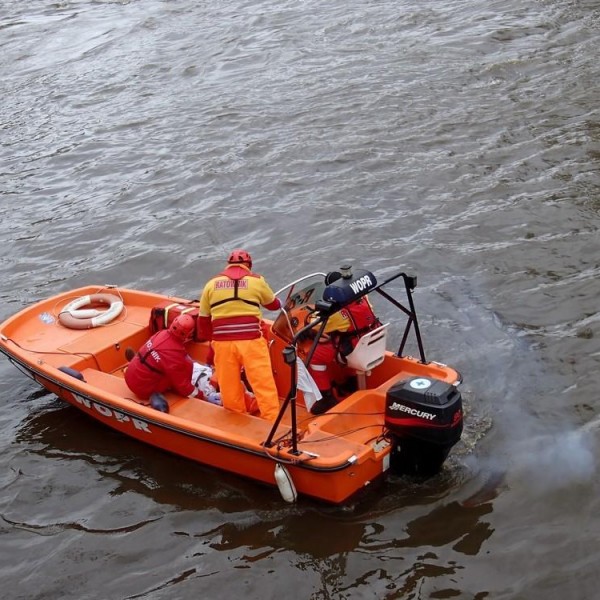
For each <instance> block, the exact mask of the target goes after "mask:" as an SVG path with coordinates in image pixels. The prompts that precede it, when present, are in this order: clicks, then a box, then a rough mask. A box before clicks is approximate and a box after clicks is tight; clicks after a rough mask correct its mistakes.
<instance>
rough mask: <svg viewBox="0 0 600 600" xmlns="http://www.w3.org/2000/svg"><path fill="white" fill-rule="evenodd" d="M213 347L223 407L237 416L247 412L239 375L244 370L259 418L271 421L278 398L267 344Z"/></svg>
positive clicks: (253, 342) (241, 342) (262, 340)
mask: <svg viewBox="0 0 600 600" xmlns="http://www.w3.org/2000/svg"><path fill="white" fill-rule="evenodd" d="M212 347H213V348H214V351H215V368H216V371H217V381H218V382H219V389H220V390H221V401H222V402H223V406H224V407H225V408H228V409H230V410H235V411H237V412H246V402H245V401H244V391H245V388H244V384H243V383H242V380H241V375H240V373H241V369H242V367H244V371H245V372H246V377H247V378H248V383H249V384H250V386H251V387H252V391H253V392H254V395H255V396H256V402H257V404H258V408H259V409H260V415H261V417H263V418H264V419H267V420H269V421H274V420H275V419H276V417H277V414H278V413H279V396H278V394H277V387H276V386H275V379H274V378H273V371H272V368H271V357H270V356H269V347H268V346H267V340H265V338H262V337H261V338H256V339H254V340H230V341H219V342H215V341H213V343H212Z"/></svg>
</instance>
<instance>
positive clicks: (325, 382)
mask: <svg viewBox="0 0 600 600" xmlns="http://www.w3.org/2000/svg"><path fill="white" fill-rule="evenodd" d="M341 276H342V275H341V273H339V272H338V271H331V272H330V273H327V275H326V276H325V285H330V284H332V283H333V282H334V281H337V280H338V279H340V277H341ZM380 325H381V323H380V322H379V319H378V318H377V317H376V316H375V313H374V312H373V308H372V307H371V304H370V302H369V300H368V299H367V297H366V296H363V297H362V298H359V299H358V300H355V301H354V302H352V303H351V304H348V305H347V306H346V307H344V308H343V309H342V310H340V311H338V312H336V313H334V314H333V315H331V317H329V320H328V321H327V325H326V326H325V330H324V331H323V333H324V334H325V335H324V337H323V338H322V339H320V340H319V343H318V344H317V347H316V348H315V352H314V354H313V355H312V358H311V361H310V364H309V365H308V369H309V372H310V374H311V375H312V377H313V379H314V380H315V383H316V384H317V387H318V388H319V391H320V392H321V395H322V396H323V397H322V398H321V400H319V401H317V402H315V404H314V405H313V406H312V408H311V411H310V412H311V413H312V414H313V415H320V414H322V413H324V412H326V411H327V410H329V409H330V408H333V407H334V406H335V405H336V404H337V402H338V400H337V398H336V397H335V395H334V393H333V389H332V387H333V381H332V377H331V370H330V368H331V366H332V365H333V364H335V363H336V361H337V362H340V363H342V364H344V357H346V356H348V354H350V352H352V350H354V347H355V346H356V344H357V343H358V340H359V339H360V338H361V336H363V335H364V334H365V333H367V332H369V331H371V330H372V329H375V328H376V327H379V326H380Z"/></svg>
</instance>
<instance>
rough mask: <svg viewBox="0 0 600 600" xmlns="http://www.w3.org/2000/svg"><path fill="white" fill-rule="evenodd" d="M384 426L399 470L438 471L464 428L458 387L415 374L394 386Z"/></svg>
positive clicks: (393, 461)
mask: <svg viewBox="0 0 600 600" xmlns="http://www.w3.org/2000/svg"><path fill="white" fill-rule="evenodd" d="M385 425H386V427H387V429H388V430H389V431H390V433H391V435H392V437H393V439H394V441H395V448H394V451H393V452H392V461H391V466H392V469H394V470H395V471H396V472H399V473H411V474H423V475H432V474H434V473H437V472H438V471H439V470H440V468H441V466H442V463H443V462H444V460H445V459H446V457H447V456H448V453H449V452H450V449H451V448H452V446H454V444H456V443H457V442H458V441H459V440H460V436H461V434H462V429H463V411H462V397H461V394H460V392H459V391H458V389H457V388H456V386H454V385H452V384H449V383H446V382H445V381H441V380H439V379H433V378H430V377H412V378H411V379H407V380H404V381H401V382H399V383H397V384H396V385H394V386H392V387H391V388H390V389H389V390H388V393H387V397H386V404H385Z"/></svg>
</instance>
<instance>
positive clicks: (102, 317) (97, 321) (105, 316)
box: [58, 294, 125, 329]
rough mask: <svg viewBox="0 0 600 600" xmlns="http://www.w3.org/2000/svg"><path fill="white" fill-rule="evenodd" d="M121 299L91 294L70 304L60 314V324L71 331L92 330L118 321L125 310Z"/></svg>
mask: <svg viewBox="0 0 600 600" xmlns="http://www.w3.org/2000/svg"><path fill="white" fill-rule="evenodd" d="M98 304H101V305H104V306H108V308H107V309H106V310H100V309H97V308H85V307H86V306H88V307H89V306H92V305H98ZM124 306H125V305H124V303H123V300H122V299H121V298H119V297H118V296H114V295H113V294H89V295H87V296H80V297H79V298H75V300H73V301H71V302H69V303H68V304H67V305H66V306H65V307H64V308H63V309H62V310H61V311H60V312H59V313H58V320H59V322H60V323H61V324H62V325H64V326H65V327H68V328H69V329H91V328H93V327H99V326H100V325H106V324H108V323H110V322H111V321H112V320H114V319H116V318H117V317H118V316H119V315H120V314H121V312H122V311H123V308H124Z"/></svg>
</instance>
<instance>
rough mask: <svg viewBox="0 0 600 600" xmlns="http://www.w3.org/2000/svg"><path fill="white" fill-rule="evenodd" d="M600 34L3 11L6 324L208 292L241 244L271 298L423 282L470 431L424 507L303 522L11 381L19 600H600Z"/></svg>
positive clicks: (3, 373)
mask: <svg viewBox="0 0 600 600" xmlns="http://www.w3.org/2000/svg"><path fill="white" fill-rule="evenodd" d="M599 25H600V4H599V3H598V2H597V1H592V0H587V1H586V0H579V1H577V0H566V1H565V0H561V1H560V2H559V1H558V0H538V1H534V0H508V1H503V2H500V1H497V0H496V1H486V2H484V1H482V0H475V1H470V2H466V1H461V0H449V1H447V2H437V1H435V0H427V1H419V2H417V1H410V0H399V1H395V2H391V1H389V0H382V1H377V0H359V1H357V2H351V3H348V2H340V1H339V0H338V1H336V0H334V1H333V2H327V3H326V2H319V1H317V0H277V1H275V0H255V1H247V0H232V1H230V2H202V1H196V2H192V1H191V0H170V1H167V0H143V1H142V0H130V1H109V0H64V1H59V2H57V1H49V0H28V1H27V2H23V1H22V0H3V2H2V6H1V13H0V52H1V54H2V61H1V63H0V91H1V97H2V102H1V103H0V197H1V203H0V234H1V239H2V254H1V256H0V277H1V280H2V284H1V285H0V298H1V299H2V305H1V307H0V319H4V318H6V317H8V316H9V315H11V314H12V313H14V312H16V311H18V310H19V309H21V308H22V307H23V306H25V305H26V304H28V303H30V302H32V301H34V300H37V299H41V298H44V297H47V296H50V295H52V294H55V293H57V292H59V291H62V290H67V289H71V288H75V287H79V286H82V285H86V284H88V283H89V284H96V283H97V284H104V283H111V284H116V285H120V286H128V287H136V288H143V289H149V290H155V291H159V292H168V293H173V294H177V295H183V296H185V297H188V296H190V297H191V296H194V295H196V294H197V293H198V291H199V290H200V289H201V287H202V285H203V283H204V282H205V281H206V279H207V278H208V277H209V276H210V275H212V274H213V273H215V272H216V271H218V270H220V269H221V267H222V264H223V260H224V258H225V256H226V252H227V251H228V250H229V249H230V248H232V247H236V246H243V247H246V248H247V249H248V250H250V251H251V252H252V253H253V255H254V257H255V267H256V269H257V270H258V271H259V272H262V273H264V274H265V275H266V276H267V278H268V280H269V281H270V283H271V284H272V286H273V287H274V288H275V289H277V288H279V287H282V286H283V285H284V284H285V283H287V282H288V281H289V280H290V279H292V278H295V277H297V276H300V275H302V274H305V273H307V272H312V271H315V270H328V269H329V268H334V267H337V266H339V264H340V262H341V261H346V260H350V261H351V262H352V263H353V264H355V265H357V266H363V267H366V268H369V269H371V270H373V271H375V272H376V273H385V272H387V271H389V270H392V269H394V268H397V267H400V268H406V270H408V271H411V272H414V273H416V274H417V275H418V278H419V287H418V288H417V292H416V294H415V299H416V302H417V307H418V310H419V313H420V315H421V328H422V331H423V335H424V338H425V343H426V350H427V353H428V357H429V358H432V359H435V360H439V361H442V362H447V363H450V364H452V365H453V366H456V367H457V368H458V369H459V370H460V371H461V372H462V374H463V376H464V379H465V384H464V386H463V393H464V397H465V403H466V411H467V427H466V432H465V436H464V439H463V441H462V442H461V444H460V445H459V447H457V449H456V451H455V452H453V454H452V457H451V460H449V462H448V464H447V466H446V468H445V469H444V472H443V473H442V474H441V475H440V476H438V477H435V478H433V479H432V480H430V481H428V482H426V483H419V484H415V483H414V482H410V481H404V480H402V479H399V478H398V479H395V480H393V479H392V480H390V481H388V482H386V483H385V484H382V485H380V486H377V487H374V488H373V489H370V490H366V493H365V494H364V495H363V496H361V497H360V498H358V499H357V500H356V501H355V502H353V503H351V504H349V505H347V506H345V507H341V508H340V507H338V508H336V507H328V506H323V505H320V504H318V503H315V502H311V501H308V500H301V501H300V502H299V503H297V504H295V505H292V506H290V505H286V504H284V503H283V502H282V500H281V498H280V497H279V495H278V493H277V491H276V490H272V489H266V488H263V487H261V486H258V485H256V484H254V483H250V482H246V481H243V480H241V479H239V478H237V477H233V476H229V475H224V474H222V473H218V472H216V471H213V470H211V469H205V468H203V467H201V466H198V465H195V464H191V463H189V462H187V461H183V460H179V459H178V458H175V457H173V456H169V455H166V454H164V453H162V452H159V451H156V450H153V449H151V448H147V447H142V446H141V445H140V444H137V443H134V442H132V441H130V440H127V439H125V438H123V437H122V436H120V435H118V434H116V433H114V432H112V431H109V430H106V429H104V428H103V427H101V426H100V425H98V424H96V423H94V422H91V421H89V420H88V419H87V418H85V417H84V416H82V415H79V414H78V413H77V412H76V411H75V410H74V409H72V408H69V407H66V406H64V405H63V404H61V403H60V402H59V401H58V400H57V399H56V398H54V397H52V396H50V395H48V394H45V393H43V392H40V391H39V389H38V388H37V387H36V385H35V384H33V383H32V382H31V381H30V380H29V379H27V378H26V377H24V376H23V375H22V374H21V373H19V372H18V371H17V370H16V369H14V367H13V366H12V365H10V364H9V363H8V361H6V360H2V361H1V362H0V407H1V408H0V465H1V468H0V533H1V534H2V535H1V540H2V552H1V553H0V578H1V580H2V582H3V585H2V588H3V590H2V596H3V597H4V598H6V599H7V600H9V599H11V600H12V599H27V600H30V599H31V600H33V599H40V600H41V599H44V600H48V599H53V598H56V599H59V598H60V599H61V600H64V599H66V598H77V599H82V598H84V599H88V598H89V599H95V598H98V599H104V598H123V599H125V598H131V599H133V598H147V599H153V600H154V599H159V598H179V599H187V598H190V599H191V598H198V597H204V598H216V597H231V598H233V597H237V596H244V597H246V598H249V599H255V598H256V599H263V598H280V597H294V598H306V599H314V600H325V599H341V598H345V599H359V598H369V599H370V598H386V599H395V598H398V599H400V598H402V599H404V598H407V599H408V598H414V599H417V598H418V599H421V600H423V599H443V598H446V599H449V598H459V599H473V600H474V599H477V600H482V599H484V598H490V599H511V600H512V599H519V600H520V599H525V598H526V599H528V600H535V599H538V598H539V599H542V598H543V599H544V600H552V599H560V600H564V598H572V599H577V600H587V599H593V598H596V597H597V589H598V586H599V585H600V575H599V569H598V566H599V564H600V549H599V546H598V537H599V534H600V520H599V519H598V518H597V514H598V512H599V511H600V501H599V500H598V498H599V493H600V484H599V483H598V474H599V470H600V466H599V459H600V420H599V416H598V415H600V394H599V392H598V390H599V388H600V375H599V372H600V369H599V363H600V342H599V340H600V325H599V321H600V314H599V312H598V309H599V297H600V284H599V275H600V236H599V234H598V227H599V223H600V219H599V209H600V177H599V169H598V167H599V164H600V110H599V105H600V102H599V100H600V94H599V89H598V81H599V79H600V66H599V65H600V62H599V61H598V30H599ZM382 310H384V309H382ZM383 316H384V317H385V315H383ZM399 331H400V329H397V330H396V333H398V332H399Z"/></svg>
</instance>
